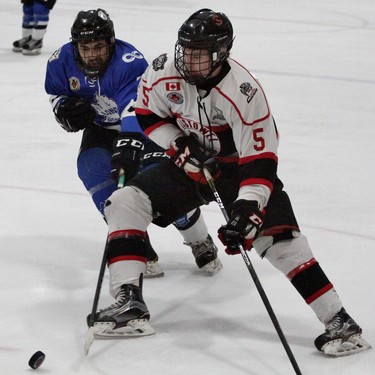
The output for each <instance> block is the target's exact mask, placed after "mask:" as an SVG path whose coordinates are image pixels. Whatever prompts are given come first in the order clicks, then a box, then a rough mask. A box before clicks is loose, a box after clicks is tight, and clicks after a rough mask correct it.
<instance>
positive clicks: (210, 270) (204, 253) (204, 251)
mask: <svg viewBox="0 0 375 375" xmlns="http://www.w3.org/2000/svg"><path fill="white" fill-rule="evenodd" d="M189 246H190V247H191V250H192V252H193V255H194V258H195V262H196V264H197V266H198V268H200V269H203V270H204V271H205V272H206V273H207V274H208V275H215V274H216V273H217V272H219V271H220V270H221V269H222V268H223V265H222V264H221V262H220V259H219V258H218V257H217V251H218V249H217V247H216V245H215V244H214V242H213V241H212V238H211V236H210V235H208V236H207V239H206V241H204V242H203V243H201V244H200V245H189Z"/></svg>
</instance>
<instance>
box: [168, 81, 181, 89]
mask: <svg viewBox="0 0 375 375" xmlns="http://www.w3.org/2000/svg"><path fill="white" fill-rule="evenodd" d="M165 90H166V91H180V90H181V84H180V82H167V83H166V84H165Z"/></svg>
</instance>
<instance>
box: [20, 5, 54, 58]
mask: <svg viewBox="0 0 375 375" xmlns="http://www.w3.org/2000/svg"><path fill="white" fill-rule="evenodd" d="M21 3H22V12H23V17H22V38H21V39H18V40H16V41H15V42H14V43H13V52H22V54H23V55H29V56H35V55H40V53H41V49H42V47H43V37H44V35H45V34H46V31H47V26H48V22H49V12H50V10H51V9H52V8H53V6H54V5H55V3H56V0H21Z"/></svg>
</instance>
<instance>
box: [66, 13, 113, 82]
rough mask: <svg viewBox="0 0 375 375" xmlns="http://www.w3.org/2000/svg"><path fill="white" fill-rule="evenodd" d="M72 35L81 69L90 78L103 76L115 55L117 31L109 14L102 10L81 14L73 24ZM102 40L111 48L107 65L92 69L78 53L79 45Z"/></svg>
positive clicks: (75, 54)
mask: <svg viewBox="0 0 375 375" xmlns="http://www.w3.org/2000/svg"><path fill="white" fill-rule="evenodd" d="M71 35H72V44H73V50H74V56H75V59H76V62H77V64H78V66H79V67H80V69H81V70H82V71H83V72H84V73H85V74H86V75H88V76H90V77H97V76H100V75H101V74H103V73H104V71H105V69H106V68H107V65H108V63H109V60H110V58H111V57H112V55H113V49H114V45H115V31H114V28H113V22H112V20H111V19H110V17H109V14H108V13H107V12H106V11H105V10H104V9H100V8H99V9H96V10H95V9H93V10H88V11H81V12H79V13H78V15H77V17H76V19H75V21H74V23H73V26H72V29H71ZM102 39H103V40H106V41H107V42H108V47H109V51H108V58H107V59H106V63H105V64H103V65H102V66H100V67H90V66H88V65H87V64H86V63H85V62H84V61H83V60H82V57H81V56H80V54H79V52H78V43H84V42H91V41H96V40H102Z"/></svg>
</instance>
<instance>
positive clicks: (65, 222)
mask: <svg viewBox="0 0 375 375" xmlns="http://www.w3.org/2000/svg"><path fill="white" fill-rule="evenodd" d="M97 7H103V8H104V9H106V10H107V11H108V12H109V14H110V15H111V17H112V19H113V21H114V23H115V30H116V36H117V37H118V38H120V39H125V40H127V41H129V42H130V43H132V44H134V45H135V46H137V48H139V49H140V50H141V51H143V53H144V55H145V56H146V58H147V60H148V61H149V62H151V61H152V59H153V58H155V57H157V56H158V55H159V54H161V53H163V52H169V51H173V47H174V43H175V41H176V35H177V29H178V27H179V26H180V25H181V24H182V23H183V22H184V21H185V19H186V18H188V16H189V15H190V14H191V13H193V12H194V11H196V10H198V9H200V8H203V7H210V8H212V9H214V10H217V11H223V12H225V13H226V14H227V15H228V16H229V17H230V19H231V21H232V23H233V27H234V33H235V35H236V39H235V43H234V47H233V50H232V57H233V58H235V59H236V60H239V61H240V62H241V63H242V64H244V65H245V66H247V67H248V68H249V69H250V70H251V71H252V72H253V73H255V75H256V76H257V77H258V78H259V80H260V81H261V83H262V84H263V87H264V89H265V91H266V94H267V96H268V100H269V102H270V105H271V108H272V109H273V114H274V116H275V118H276V121H277V124H278V128H279V131H280V134H281V143H280V148H279V160H280V166H279V177H280V178H281V179H282V180H283V182H284V184H285V189H286V191H287V192H288V193H289V195H290V196H291V199H292V202H293V205H294V210H295V213H296V215H297V218H298V220H299V223H300V226H301V229H302V231H303V232H304V234H306V236H307V237H308V239H309V242H310V245H311V247H312V248H313V251H314V254H315V257H316V258H317V260H318V261H319V262H320V264H321V266H322V267H323V269H324V270H325V272H326V273H327V275H328V277H329V278H330V279H331V281H332V282H333V284H334V285H335V287H336V289H337V291H338V292H339V294H340V296H341V298H342V300H343V303H344V306H345V307H346V309H347V311H348V312H349V313H350V314H351V315H352V316H353V318H354V319H355V320H357V321H358V323H359V324H360V325H361V326H362V328H363V331H364V337H365V338H366V339H367V340H368V341H369V342H371V343H372V344H373V345H375V316H374V313H375V276H374V268H375V217H374V213H375V199H374V186H375V172H374V165H375V150H374V141H375V47H374V41H375V3H374V0H315V1H308V0H299V1H297V0H284V1H277V0H263V1H253V0H232V1H224V0H215V1H214V0H209V1H199V0H190V1H187V0H186V1H182V0H174V1H172V0H158V1H151V0H144V1H140V0H127V1H119V0H105V1H104V0H103V1H101V2H100V1H83V0H57V4H56V6H55V8H54V9H53V10H52V12H51V14H50V24H49V27H48V31H47V34H46V36H45V39H44V48H43V50H42V54H41V55H40V56H34V57H33V56H31V57H26V56H23V55H22V54H16V53H13V52H12V50H11V47H12V43H13V41H14V40H15V39H18V38H20V37H21V17H22V11H21V4H20V2H19V1H16V0H1V4H0V11H1V18H2V22H1V26H0V35H1V46H0V82H1V91H0V119H1V125H0V144H1V147H0V171H1V173H0V207H1V209H0V244H1V245H0V246H1V255H0V301H1V304H0V374H4V375H13V374H14V375H19V374H27V373H30V372H31V371H33V370H31V369H30V368H29V367H28V365H27V362H28V360H29V358H30V356H31V355H32V354H33V353H34V352H35V351H37V350H42V351H43V352H44V353H46V356H47V358H46V360H45V362H44V364H43V365H42V366H41V367H40V368H39V369H38V370H37V371H38V373H40V374H45V375H47V374H51V375H71V374H72V375H73V374H85V375H86V374H87V375H96V374H98V375H99V374H100V375H117V374H123V375H126V374H128V375H130V374H131V375H191V374H194V375H245V374H246V375H292V374H294V371H293V368H292V367H291V364H290V362H289V360H288V357H287V355H286V353H285V351H284V349H283V347H282V345H281V343H280V340H279V338H278V336H277V334H276V332H275V329H274V327H273V325H272V323H271V321H270V319H269V316H268V315H267V312H266V310H265V308H264V305H263V303H262V301H261V299H260V297H259V295H258V292H257V291H256V288H255V287H254V283H253V281H252V279H251V277H250V275H249V273H248V271H247V269H246V266H245V264H244V262H243V260H242V258H241V257H240V256H235V257H230V256H227V255H226V254H225V253H224V252H223V247H222V246H221V245H219V243H218V240H217V241H216V242H217V244H218V245H219V247H220V258H221V260H222V262H223V264H224V269H223V270H222V271H221V272H220V273H219V274H218V275H216V276H215V277H211V278H210V277H205V276H204V275H202V274H201V273H200V272H199V271H198V270H197V268H196V266H195V263H194V259H193V256H192V255H191V253H190V249H189V248H188V247H186V246H184V245H183V244H182V238H181V237H180V235H179V234H178V232H177V231H176V230H175V229H174V228H173V227H168V228H167V229H161V228H158V227H156V226H151V227H150V236H151V240H152V242H153V244H154V246H155V248H156V250H157V251H158V253H159V256H160V263H161V265H162V266H163V268H164V269H165V272H166V275H165V277H164V278H162V279H154V280H146V281H145V284H144V297H145V300H146V302H147V305H148V307H149V309H150V312H151V324H152V325H153V327H154V328H155V330H156V331H157V333H156V335H155V336H150V337H146V338H139V339H132V340H117V341H116V340H106V341H98V340H96V341H95V342H94V343H93V346H92V347H91V351H90V353H89V356H88V357H87V358H84V356H83V343H84V338H85V334H86V331H87V326H86V315H87V314H88V313H89V312H90V311H91V306H92V300H93V296H94V292H95V286H96V281H97V275H98V270H99V266H100V262H101V257H102V252H103V247H104V241H105V237H106V225H105V223H104V221H103V220H102V219H101V217H100V216H99V214H98V213H97V212H96V209H95V207H94V205H93V204H92V202H91V198H90V197H89V195H88V194H87V193H86V191H85V189H84V187H83V185H82V184H81V182H80V180H79V179H78V176H77V175H76V165H75V160H76V156H77V152H78V147H79V144H80V135H78V134H73V133H72V134H68V133H66V132H64V131H63V130H62V129H61V128H60V127H59V126H58V124H57V123H56V122H55V119H54V116H53V114H52V111H51V108H50V105H49V102H48V96H47V95H46V93H45V92H44V74H45V66H46V62H47V59H48V58H49V56H50V55H51V54H52V53H53V51H54V50H55V49H57V48H58V47H59V46H61V45H62V44H64V43H66V42H67V41H68V40H69V37H70V27H71V25H72V23H73V20H74V18H75V16H76V14H77V13H78V11H80V10H88V9H93V8H97ZM203 212H204V214H205V218H206V221H207V222H208V225H209V229H210V232H211V233H212V234H213V235H214V236H215V238H216V230H217V228H218V227H219V226H220V225H221V224H223V222H224V220H223V217H222V215H221V213H220V211H219V209H218V208H217V206H216V205H215V204H211V205H209V206H206V207H204V208H203ZM250 258H251V260H252V262H253V265H254V268H255V269H256V271H257V273H258V276H259V278H260V280H261V282H262V284H263V286H264V289H265V290H266V293H267V295H268V297H269V299H270V301H271V304H272V306H273V309H274V311H275V313H276V315H277V317H278V319H279V322H280V325H281V327H282V329H283V332H284V334H285V336H286V337H287V340H288V342H289V344H290V347H291V349H292V351H293V353H294V355H295V358H296V359H297V362H298V364H299V366H300V368H301V370H302V373H303V374H304V375H373V374H374V373H375V351H374V350H371V351H367V352H363V353H360V354H358V355H354V356H348V357H344V358H339V359H331V358H325V357H323V356H322V355H321V354H319V353H318V352H317V351H316V349H315V348H314V345H313V342H314V339H315V337H316V336H318V335H319V334H321V333H322V332H323V330H324V328H323V326H322V324H321V323H320V322H319V321H318V320H317V319H316V317H315V315H314V314H313V312H312V310H311V309H310V308H309V307H308V306H307V305H306V304H305V303H304V301H303V300H302V299H301V297H300V296H299V295H298V293H297V292H296V291H295V290H294V288H293V287H292V285H290V283H289V281H288V280H287V279H286V278H285V277H284V276H283V275H282V274H280V273H279V272H278V271H277V270H275V269H274V268H273V267H272V266H271V265H270V264H269V263H268V262H267V261H266V260H260V259H259V257H258V256H257V255H256V254H255V253H250ZM110 302H111V299H110V297H109V294H108V276H107V275H106V277H105V280H104V285H103V288H102V294H101V300H100V307H104V306H106V305H108V304H109V303H110Z"/></svg>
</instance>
